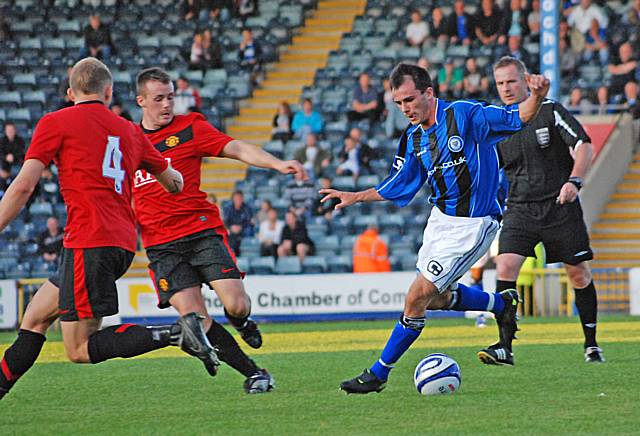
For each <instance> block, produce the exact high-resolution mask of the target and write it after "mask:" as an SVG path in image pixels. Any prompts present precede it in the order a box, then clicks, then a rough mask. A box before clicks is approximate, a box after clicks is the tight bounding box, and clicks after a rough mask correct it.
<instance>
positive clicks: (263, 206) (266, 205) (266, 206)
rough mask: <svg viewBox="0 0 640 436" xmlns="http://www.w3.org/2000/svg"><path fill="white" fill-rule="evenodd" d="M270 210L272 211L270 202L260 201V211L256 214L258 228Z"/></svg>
mask: <svg viewBox="0 0 640 436" xmlns="http://www.w3.org/2000/svg"><path fill="white" fill-rule="evenodd" d="M271 209H273V204H271V201H270V200H262V203H260V209H258V213H257V214H256V220H257V221H258V226H259V225H260V224H262V222H263V221H265V220H266V219H267V214H268V213H269V211H270V210H271Z"/></svg>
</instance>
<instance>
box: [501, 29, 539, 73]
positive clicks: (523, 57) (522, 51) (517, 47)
mask: <svg viewBox="0 0 640 436" xmlns="http://www.w3.org/2000/svg"><path fill="white" fill-rule="evenodd" d="M501 56H511V57H512V58H516V59H518V60H520V61H522V62H523V63H524V64H525V65H528V66H529V67H530V68H531V69H532V70H533V71H536V70H537V69H538V68H537V65H538V63H539V62H537V60H536V61H535V62H534V57H533V56H531V55H530V54H529V52H528V51H527V49H526V48H524V47H522V37H521V36H518V35H510V36H509V38H508V42H507V48H506V50H505V51H503V52H502V55H501Z"/></svg>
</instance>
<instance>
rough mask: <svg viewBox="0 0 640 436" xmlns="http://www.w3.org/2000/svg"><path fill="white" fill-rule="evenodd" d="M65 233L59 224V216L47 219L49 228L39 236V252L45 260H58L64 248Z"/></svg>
mask: <svg viewBox="0 0 640 436" xmlns="http://www.w3.org/2000/svg"><path fill="white" fill-rule="evenodd" d="M63 237H64V235H63V233H62V229H61V228H60V226H59V225H58V218H56V217H54V216H50V217H49V218H48V219H47V230H45V231H44V232H42V233H41V234H40V235H39V236H38V253H39V254H40V255H42V258H43V259H44V261H45V262H57V261H58V256H60V251H61V250H62V239H63Z"/></svg>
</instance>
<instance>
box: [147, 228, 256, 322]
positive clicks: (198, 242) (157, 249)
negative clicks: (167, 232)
mask: <svg viewBox="0 0 640 436" xmlns="http://www.w3.org/2000/svg"><path fill="white" fill-rule="evenodd" d="M147 257H148V258H149V262H150V263H149V273H150V275H151V279H152V280H153V283H154V285H155V288H156V292H157V294H158V307H159V308H161V309H164V308H167V307H169V306H170V305H171V304H170V303H169V300H170V299H171V297H172V296H173V295H174V294H176V293H178V292H180V291H182V290H184V289H186V288H191V287H193V286H200V285H201V284H202V283H207V284H209V283H210V282H212V281H215V280H220V279H241V278H243V276H244V273H242V272H241V271H240V270H239V269H238V266H237V265H236V258H235V255H234V253H233V251H232V250H231V247H230V246H229V241H228V236H227V231H226V230H225V228H224V227H218V228H216V229H209V230H203V231H201V232H197V233H194V234H192V235H187V236H185V237H183V238H180V239H177V240H175V241H171V242H167V243H165V244H159V245H154V246H152V247H148V248H147Z"/></svg>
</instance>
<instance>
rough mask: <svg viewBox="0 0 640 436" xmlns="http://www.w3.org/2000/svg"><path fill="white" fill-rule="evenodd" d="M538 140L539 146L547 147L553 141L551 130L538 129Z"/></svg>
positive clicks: (545, 128)
mask: <svg viewBox="0 0 640 436" xmlns="http://www.w3.org/2000/svg"><path fill="white" fill-rule="evenodd" d="M536 140H537V141H538V145H543V146H547V145H549V142H550V141H551V135H550V134H549V128H548V127H543V128H542V129H536Z"/></svg>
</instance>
